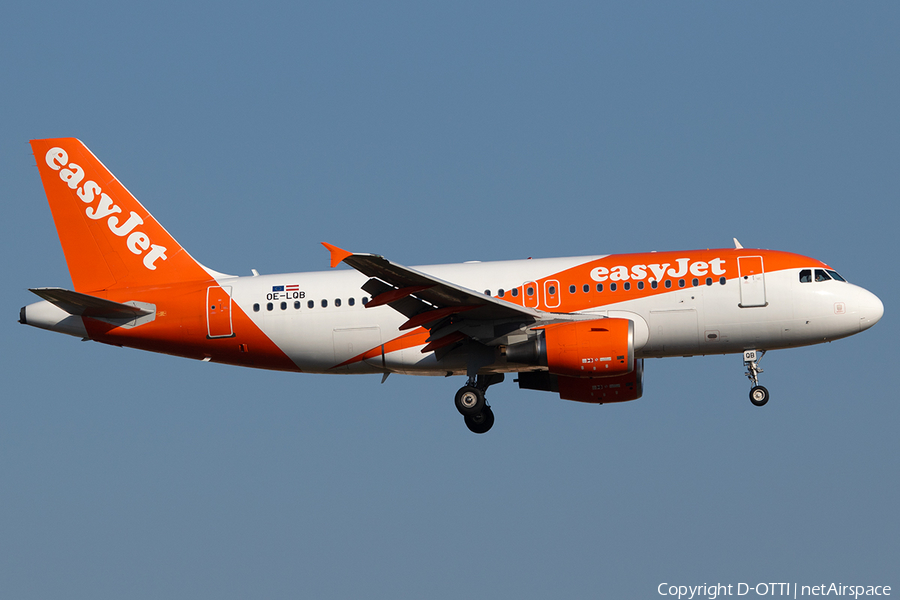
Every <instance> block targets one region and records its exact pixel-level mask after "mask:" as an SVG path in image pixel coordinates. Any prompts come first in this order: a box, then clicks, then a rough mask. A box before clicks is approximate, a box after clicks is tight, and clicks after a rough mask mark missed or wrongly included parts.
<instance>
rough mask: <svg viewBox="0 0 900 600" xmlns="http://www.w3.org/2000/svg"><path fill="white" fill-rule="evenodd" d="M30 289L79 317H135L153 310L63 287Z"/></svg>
mask: <svg viewBox="0 0 900 600" xmlns="http://www.w3.org/2000/svg"><path fill="white" fill-rule="evenodd" d="M28 291H30V292H34V293H35V294H37V295H38V296H40V297H41V298H43V299H44V300H46V301H47V302H50V303H51V304H55V305H56V306H58V307H60V308H61V309H63V310H64V311H66V312H67V313H69V314H70V315H76V316H79V317H93V318H96V319H134V318H137V317H143V316H144V315H149V314H150V313H151V312H152V311H149V310H145V309H143V308H138V307H137V306H131V305H130V304H120V303H118V302H113V301H112V300H106V299H105V298H97V297H96V296H89V295H87V294H82V293H79V292H73V291H70V290H64V289H63V288H35V289H29V290H28Z"/></svg>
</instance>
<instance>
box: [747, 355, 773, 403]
mask: <svg viewBox="0 0 900 600" xmlns="http://www.w3.org/2000/svg"><path fill="white" fill-rule="evenodd" d="M765 354H766V351H765V350H744V366H745V367H747V372H746V373H745V375H746V376H747V378H748V379H749V380H750V381H752V382H753V387H752V388H750V402H751V403H752V404H753V406H763V405H765V403H766V402H768V401H769V390H767V389H766V388H764V387H763V386H761V385H759V374H760V373H762V372H763V370H762V369H760V368H759V361H761V360H762V357H763V356H765Z"/></svg>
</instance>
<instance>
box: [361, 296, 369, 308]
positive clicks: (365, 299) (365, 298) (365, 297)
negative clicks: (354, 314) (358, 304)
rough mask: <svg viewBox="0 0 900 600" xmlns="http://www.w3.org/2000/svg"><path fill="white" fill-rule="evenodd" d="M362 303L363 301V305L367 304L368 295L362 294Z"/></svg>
mask: <svg viewBox="0 0 900 600" xmlns="http://www.w3.org/2000/svg"><path fill="white" fill-rule="evenodd" d="M362 303H363V306H365V305H366V304H368V303H369V297H368V296H363V299H362Z"/></svg>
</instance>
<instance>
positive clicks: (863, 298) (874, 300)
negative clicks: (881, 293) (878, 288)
mask: <svg viewBox="0 0 900 600" xmlns="http://www.w3.org/2000/svg"><path fill="white" fill-rule="evenodd" d="M882 315H884V304H882V302H881V300H880V299H879V298H878V296H876V295H875V294H873V293H872V292H870V291H868V290H862V291H861V292H860V294H859V330H860V331H864V330H866V329H868V328H869V327H871V326H872V325H874V324H875V323H877V322H878V321H879V320H881V317H882Z"/></svg>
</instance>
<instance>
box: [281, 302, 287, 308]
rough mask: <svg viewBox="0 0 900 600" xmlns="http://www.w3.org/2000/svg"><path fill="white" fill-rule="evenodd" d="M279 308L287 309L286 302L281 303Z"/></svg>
mask: <svg viewBox="0 0 900 600" xmlns="http://www.w3.org/2000/svg"><path fill="white" fill-rule="evenodd" d="M281 310H287V302H282V303H281Z"/></svg>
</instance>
